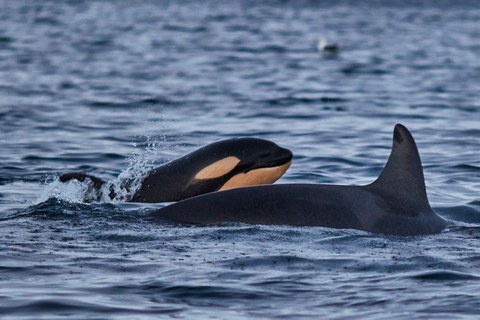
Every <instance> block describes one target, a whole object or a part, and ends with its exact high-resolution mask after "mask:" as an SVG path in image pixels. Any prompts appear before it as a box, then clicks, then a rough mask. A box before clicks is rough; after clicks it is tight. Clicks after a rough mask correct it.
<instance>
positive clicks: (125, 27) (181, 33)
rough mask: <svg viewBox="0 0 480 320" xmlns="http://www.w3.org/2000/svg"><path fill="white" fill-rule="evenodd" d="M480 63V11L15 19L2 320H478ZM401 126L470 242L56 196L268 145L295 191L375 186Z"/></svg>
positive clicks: (15, 9) (449, 233)
mask: <svg viewBox="0 0 480 320" xmlns="http://www.w3.org/2000/svg"><path fill="white" fill-rule="evenodd" d="M450 2H452V3H450ZM319 37H325V38H326V39H328V41H329V42H331V43H338V44H339V45H340V46H341V51H340V53H339V54H338V55H326V54H320V53H318V52H317V51H316V41H317V39H318V38H319ZM479 43H480V5H478V4H477V3H476V2H467V1H463V2H455V3H453V1H433V0H432V1H421V2H420V1H419V2H416V1H407V2H405V1H373V0H372V1H362V2H358V3H357V2H353V1H351V2H350V1H300V2H296V1H295V2H294V1H262V2H260V1H243V2H240V1H238V2H232V1H214V0H209V1H202V2H188V1H184V2H177V1H171V2H170V1H142V2H140V3H138V2H131V1H120V0H119V1H113V0H112V1H109V0H105V1H35V2H33V1H3V2H0V317H1V318H2V319H65V318H67V317H68V318H69V319H158V318H161V317H162V316H163V317H172V318H183V319H187V318H188V319H200V318H217V319H245V318H257V319H359V318H363V319H385V318H386V317H388V318H391V319H433V318H434V319H473V318H476V317H478V316H479V315H480V294H479V292H480V249H479V239H480V196H479V194H480V129H479V128H480V100H479V97H478V93H479V92H480V45H479ZM396 123H402V124H404V125H405V126H407V127H408V128H409V129H410V130H411V132H412V134H413V135H414V137H415V139H416V141H417V144H418V147H419V151H420V155H421V157H422V160H423V165H424V170H425V179H426V185H427V192H428V195H429V199H430V202H431V204H432V206H433V207H434V209H435V210H436V211H437V212H439V213H440V214H442V215H443V216H444V217H446V218H448V219H452V220H455V221H458V222H459V223H463V224H464V226H459V225H457V226H456V227H453V228H450V229H448V230H446V231H445V232H443V233H441V234H437V235H429V236H418V237H387V236H383V235H373V234H370V233H366V232H363V231H356V230H334V229H328V228H314V227H302V228H299V227H289V226H260V225H243V224H226V225H220V226H207V227H192V226H178V225H168V224H158V223H152V221H150V220H149V219H148V213H149V212H151V211H153V210H155V209H156V208H158V207H161V206H162V205H160V204H130V203H124V202H122V201H119V200H114V201H107V200H106V201H102V202H99V203H90V204H85V203H82V199H83V198H82V197H83V192H84V190H83V189H82V188H83V187H84V186H82V185H81V184H79V183H78V184H76V183H71V184H68V185H62V184H59V183H58V182H55V179H56V178H58V176H59V175H61V174H63V173H66V172H71V171H79V172H86V173H90V174H93V175H96V176H99V177H101V178H103V179H105V180H108V181H113V182H115V181H117V180H118V179H117V176H119V175H120V176H121V177H123V176H132V175H133V176H134V175H135V174H137V173H139V172H142V170H146V169H148V168H150V167H152V166H155V165H158V164H160V163H163V162H165V161H167V160H169V159H173V158H175V157H178V156H181V155H183V154H185V153H187V152H189V151H192V150H194V149H196V148H198V147H199V146H201V145H204V144H207V143H210V142H213V141H216V140H219V139H222V138H227V137H235V136H255V137H261V138H265V139H269V140H272V141H274V142H276V143H277V144H279V145H281V146H283V147H286V148H289V149H291V150H292V151H293V152H294V154H295V158H294V162H293V164H292V166H291V168H290V169H289V171H288V172H287V173H286V174H285V176H284V177H283V178H282V179H280V180H279V181H278V182H277V183H293V182H295V183H297V182H300V183H334V184H348V185H352V184H366V183H369V182H371V181H373V180H374V179H375V178H376V177H377V176H378V174H379V173H380V171H381V169H382V168H383V165H384V163H385V161H386V159H387V157H388V155H389V152H390V147H391V139H392V131H393V127H394V125H395V124H396Z"/></svg>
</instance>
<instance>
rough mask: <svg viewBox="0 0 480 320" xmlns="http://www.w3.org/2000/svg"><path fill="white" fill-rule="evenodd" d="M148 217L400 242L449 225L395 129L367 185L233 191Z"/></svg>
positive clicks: (407, 137)
mask: <svg viewBox="0 0 480 320" xmlns="http://www.w3.org/2000/svg"><path fill="white" fill-rule="evenodd" d="M151 215H152V216H153V217H155V218H158V219H160V220H168V221H176V222H181V223H199V224H210V223H220V222H243V223H250V224H265V225H292V226H322V227H330V228H340V229H359V230H365V231H369V232H372V233H379V234H389V235H402V236H407V235H422V234H433V233H438V232H441V231H442V230H443V229H444V228H445V227H446V226H447V225H448V224H449V223H448V222H447V221H446V220H445V219H443V218H442V217H440V216H438V215H437V214H436V213H435V212H434V211H433V210H432V208H431V207H430V204H429V202H428V199H427V194H426V190H425V182H424V177H423V170H422V164H421V161H420V156H419V154H418V151H417V146H416V144H415V141H414V140H413V137H412V135H411V134H410V132H409V131H408V130H407V129H406V128H405V127H404V126H402V125H400V124H398V125H396V126H395V130H394V135H393V147H392V151H391V154H390V157H389V159H388V162H387V164H386V165H385V168H384V169H383V171H382V173H381V174H380V176H379V177H378V179H377V180H376V181H374V182H373V183H371V184H369V185H366V186H341V185H321V184H279V185H269V186H254V187H246V188H238V189H232V190H227V191H222V192H216V193H211V194H207V195H201V196H198V197H194V198H191V199H187V200H184V201H180V202H177V203H175V204H172V205H169V206H166V207H164V208H162V209H159V210H157V211H154V212H153V213H152V214H151Z"/></svg>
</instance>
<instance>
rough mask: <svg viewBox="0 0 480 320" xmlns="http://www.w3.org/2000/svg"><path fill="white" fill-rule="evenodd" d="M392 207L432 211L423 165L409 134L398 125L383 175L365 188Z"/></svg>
mask: <svg viewBox="0 0 480 320" xmlns="http://www.w3.org/2000/svg"><path fill="white" fill-rule="evenodd" d="M366 188H367V189H368V190H369V191H372V192H374V193H376V194H379V195H380V196H382V197H384V198H386V199H391V200H392V201H394V202H395V205H398V206H402V207H403V208H408V209H412V210H415V211H423V212H426V211H431V210H432V209H431V207H430V204H429V203H428V199H427V192H426V190H425V180H424V177H423V169H422V162H421V160H420V156H419V154H418V150H417V145H416V144H415V140H413V137H412V135H411V134H410V132H409V131H408V130H407V128H405V127H404V126H403V125H401V124H397V125H396V126H395V130H394V131H393V147H392V152H391V153H390V157H389V158H388V161H387V164H386V165H385V168H383V171H382V173H381V174H380V176H379V177H378V179H377V180H375V181H374V182H373V183H372V184H370V185H368V186H366Z"/></svg>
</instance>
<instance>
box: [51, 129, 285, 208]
mask: <svg viewBox="0 0 480 320" xmlns="http://www.w3.org/2000/svg"><path fill="white" fill-rule="evenodd" d="M292 157H293V155H292V152H291V151H290V150H288V149H285V148H281V147H279V146H278V145H276V144H275V143H273V142H271V141H268V140H264V139H258V138H232V139H226V140H221V141H217V142H214V143H211V144H208V145H206V146H204V147H202V148H200V149H198V150H196V151H193V152H191V153H189V154H187V155H185V156H183V157H180V158H178V159H175V160H173V161H171V162H168V163H166V164H164V165H162V166H160V167H158V168H156V169H153V170H152V171H150V172H149V173H148V174H147V176H146V177H145V178H144V179H143V181H142V183H141V186H140V188H139V189H138V190H137V191H136V192H135V193H134V195H133V196H132V198H131V199H127V200H128V201H130V202H172V201H179V200H183V199H186V198H190V197H193V196H197V195H200V194H204V193H209V192H214V191H219V190H227V189H232V188H238V187H244V186H252V185H258V184H270V183H274V182H275V181H277V180H278V179H279V178H280V177H281V176H282V175H283V174H284V173H285V171H287V169H288V168H289V167H290V164H291V163H292ZM72 179H75V180H79V181H84V180H86V179H90V180H91V181H92V182H93V183H92V186H93V188H94V189H96V190H97V191H98V192H100V190H101V188H102V186H103V185H104V184H105V182H104V181H102V180H101V179H99V178H96V177H93V176H91V175H88V174H83V173H67V174H64V175H62V176H61V177H60V181H61V182H67V181H69V180H72ZM130 184H131V181H125V182H124V183H123V185H124V187H125V188H129V187H130ZM100 197H101V195H100V194H99V198H100ZM110 197H111V198H113V197H115V194H114V193H113V191H111V193H110Z"/></svg>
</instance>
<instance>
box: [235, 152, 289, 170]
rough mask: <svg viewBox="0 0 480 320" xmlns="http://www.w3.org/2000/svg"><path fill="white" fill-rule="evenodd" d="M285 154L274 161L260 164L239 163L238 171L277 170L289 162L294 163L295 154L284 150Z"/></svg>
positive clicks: (270, 160) (260, 162)
mask: <svg viewBox="0 0 480 320" xmlns="http://www.w3.org/2000/svg"><path fill="white" fill-rule="evenodd" d="M282 151H283V152H282V153H281V154H279V156H278V157H276V158H274V159H268V160H266V161H259V162H258V163H254V164H252V163H245V164H242V163H239V165H238V169H240V170H239V171H241V172H244V173H248V172H249V171H251V170H255V169H269V168H277V167H281V166H283V165H285V164H287V163H289V162H291V161H292V159H293V153H292V152H291V151H290V150H287V149H284V150H282Z"/></svg>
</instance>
